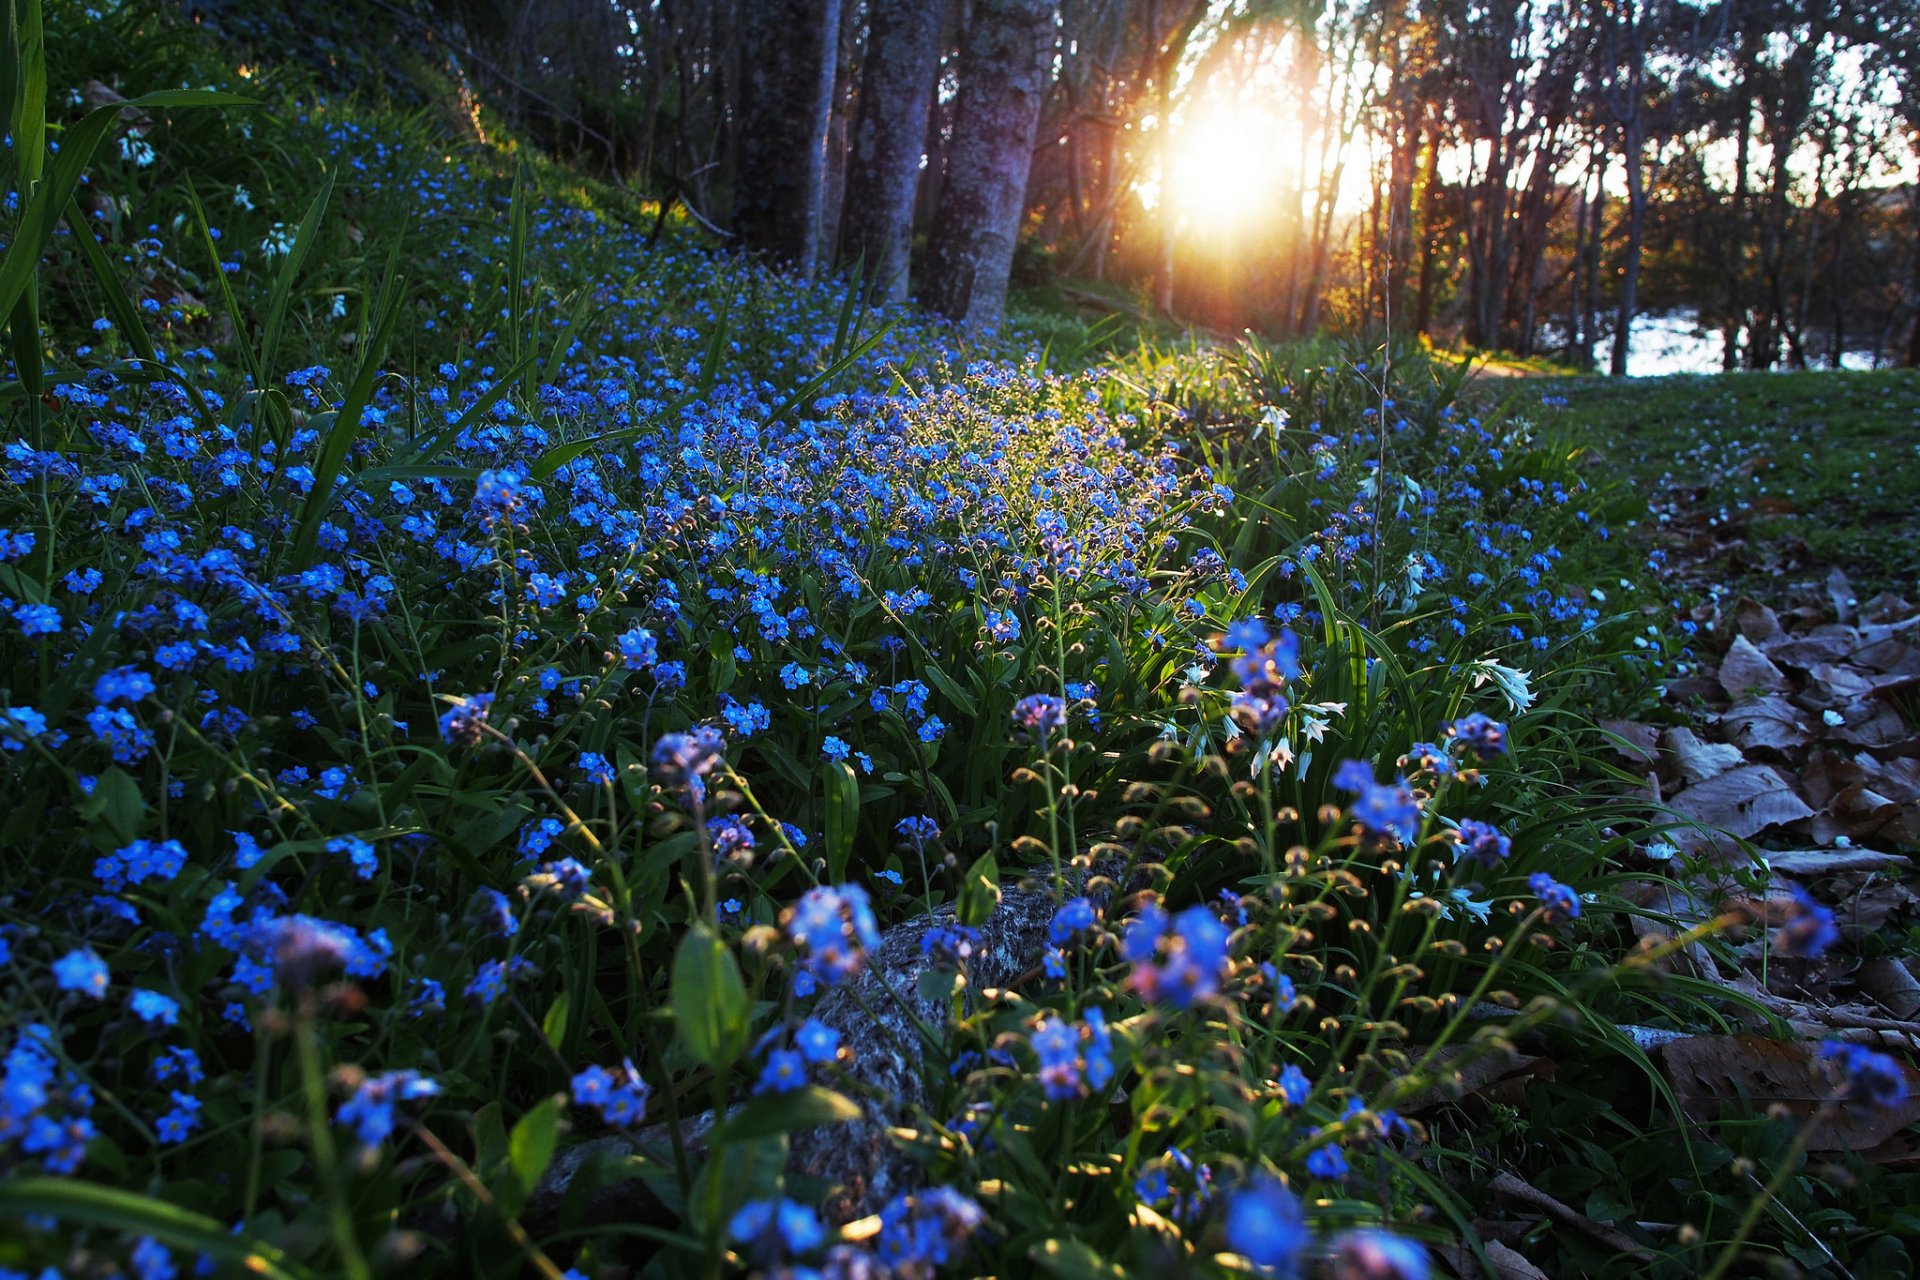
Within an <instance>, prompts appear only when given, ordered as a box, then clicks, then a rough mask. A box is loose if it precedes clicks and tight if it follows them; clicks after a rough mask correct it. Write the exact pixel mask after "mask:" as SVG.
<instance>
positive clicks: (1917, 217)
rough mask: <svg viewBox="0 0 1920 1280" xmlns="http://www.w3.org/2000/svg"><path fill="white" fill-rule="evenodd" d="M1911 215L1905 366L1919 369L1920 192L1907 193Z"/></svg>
mask: <svg viewBox="0 0 1920 1280" xmlns="http://www.w3.org/2000/svg"><path fill="white" fill-rule="evenodd" d="M1907 208H1908V209H1909V211H1911V213H1912V215H1913V291H1912V292H1913V330H1912V332H1910V333H1909V334H1908V335H1907V358H1906V366H1907V368H1909V369H1920V191H1909V192H1908V193H1907Z"/></svg>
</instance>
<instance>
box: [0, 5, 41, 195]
mask: <svg viewBox="0 0 1920 1280" xmlns="http://www.w3.org/2000/svg"><path fill="white" fill-rule="evenodd" d="M0 133H4V134H5V135H6V136H8V137H10V138H12V139H13V157H12V158H13V161H14V163H15V164H16V165H18V166H19V171H20V191H21V193H22V194H25V193H26V192H28V191H31V190H32V189H33V184H34V183H36V182H38V181H40V174H41V172H42V171H43V169H44V167H45V164H46V159H47V49H46V33H45V26H44V20H43V18H42V15H41V7H40V0H20V2H17V3H13V4H9V5H8V6H7V24H6V49H5V51H4V54H0Z"/></svg>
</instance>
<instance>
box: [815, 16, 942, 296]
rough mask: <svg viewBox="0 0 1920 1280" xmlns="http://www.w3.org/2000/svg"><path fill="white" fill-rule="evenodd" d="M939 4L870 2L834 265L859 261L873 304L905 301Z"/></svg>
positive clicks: (935, 64)
mask: <svg viewBox="0 0 1920 1280" xmlns="http://www.w3.org/2000/svg"><path fill="white" fill-rule="evenodd" d="M945 9H946V5H945V3H944V2H943V0H872V5H871V12H870V16H869V18H868V32H867V60H866V65H865V67H864V68H863V69H862V71H861V74H860V102H859V106H858V109H857V114H856V115H855V118H854V125H853V147H852V152H851V154H850V155H849V156H848V157H847V194H846V202H845V204H844V206H843V211H842V213H841V225H840V262H841V265H843V266H850V265H851V264H852V263H854V262H856V261H860V262H864V264H865V266H864V268H863V269H864V270H865V272H866V277H867V279H868V280H869V281H871V282H872V293H873V296H875V297H876V298H883V299H885V300H887V301H889V302H898V301H901V300H903V299H904V298H905V297H906V296H907V267H908V257H909V253H910V250H911V245H912V242H913V203H914V196H915V194H916V193H917V191H918V189H919V185H920V160H921V157H922V156H923V155H925V154H926V141H927V108H928V106H929V104H930V103H931V101H932V88H933V82H934V77H935V76H937V75H938V74H939V72H940V31H941V25H942V21H943V19H944V17H945Z"/></svg>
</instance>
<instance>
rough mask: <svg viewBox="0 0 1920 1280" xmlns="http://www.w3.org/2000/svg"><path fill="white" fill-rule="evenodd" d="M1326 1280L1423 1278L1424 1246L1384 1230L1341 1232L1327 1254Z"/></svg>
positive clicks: (1426, 1270) (1425, 1271) (1425, 1264)
mask: <svg viewBox="0 0 1920 1280" xmlns="http://www.w3.org/2000/svg"><path fill="white" fill-rule="evenodd" d="M1327 1262H1328V1276H1329V1280H1427V1276H1428V1274H1429V1270H1430V1266H1431V1263H1430V1260H1429V1259H1428V1256H1427V1247H1426V1246H1425V1245H1423V1244H1420V1243H1418V1242H1417V1241H1413V1240H1408V1239H1406V1238H1405V1237H1402V1236H1396V1235H1393V1234H1390V1233H1389V1232H1385V1231H1377V1230H1363V1231H1345V1232H1342V1233H1341V1234H1339V1235H1337V1236H1335V1237H1334V1238H1333V1241H1332V1244H1331V1246H1330V1248H1329V1253H1328V1258H1327Z"/></svg>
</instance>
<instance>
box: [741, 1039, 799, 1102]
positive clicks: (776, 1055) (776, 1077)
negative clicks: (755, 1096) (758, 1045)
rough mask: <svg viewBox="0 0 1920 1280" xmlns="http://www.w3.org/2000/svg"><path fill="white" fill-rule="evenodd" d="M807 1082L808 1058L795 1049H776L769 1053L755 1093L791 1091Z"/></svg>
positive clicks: (755, 1084) (754, 1088) (756, 1083)
mask: <svg viewBox="0 0 1920 1280" xmlns="http://www.w3.org/2000/svg"><path fill="white" fill-rule="evenodd" d="M806 1082H807V1060H806V1058H805V1057H803V1056H802V1055H801V1054H800V1053H799V1052H797V1051H796V1050H793V1049H775V1050H774V1051H773V1052H771V1053H769V1054H768V1055H767V1062H766V1065H765V1066H764V1067H763V1068H761V1071H760V1079H759V1080H758V1081H756V1082H755V1083H754V1086H753V1091H754V1092H755V1093H791V1092H793V1091H794V1090H795V1089H798V1088H799V1087H800V1086H801V1085H803V1084H805V1083H806Z"/></svg>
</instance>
